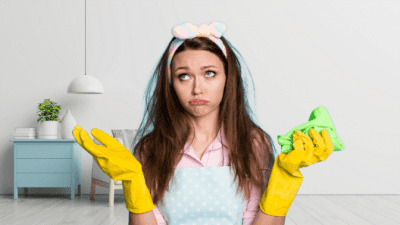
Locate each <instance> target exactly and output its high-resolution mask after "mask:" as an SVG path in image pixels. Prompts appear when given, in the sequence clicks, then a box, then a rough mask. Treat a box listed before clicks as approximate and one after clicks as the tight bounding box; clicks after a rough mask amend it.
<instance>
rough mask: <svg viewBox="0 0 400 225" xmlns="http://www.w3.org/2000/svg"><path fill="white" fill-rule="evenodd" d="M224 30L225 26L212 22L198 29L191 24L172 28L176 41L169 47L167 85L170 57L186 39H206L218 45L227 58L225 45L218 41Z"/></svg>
mask: <svg viewBox="0 0 400 225" xmlns="http://www.w3.org/2000/svg"><path fill="white" fill-rule="evenodd" d="M226 28H227V27H226V25H225V24H224V23H222V22H212V23H210V24H209V25H208V26H207V25H206V24H201V25H200V26H199V27H197V26H195V25H193V24H191V23H182V24H180V25H177V26H175V27H174V28H172V35H174V37H176V39H175V40H174V41H172V43H171V46H170V47H169V54H168V68H167V70H168V78H169V83H171V74H172V73H171V62H172V57H174V53H175V51H176V50H177V49H178V47H179V46H181V44H182V43H183V42H184V41H185V40H186V39H191V38H194V37H208V38H209V39H210V40H211V41H213V42H214V43H215V44H217V45H218V47H219V48H220V49H221V50H222V52H223V53H224V55H225V57H228V56H227V54H226V49H225V45H224V44H223V43H222V41H221V39H220V37H222V34H223V33H224V32H225V30H226Z"/></svg>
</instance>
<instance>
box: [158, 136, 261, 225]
mask: <svg viewBox="0 0 400 225" xmlns="http://www.w3.org/2000/svg"><path fill="white" fill-rule="evenodd" d="M221 137H222V138H223V139H222V140H223V142H224V143H225V145H226V142H225V136H224V132H223V130H222V129H221V132H218V135H217V137H216V138H215V139H214V141H213V142H212V143H211V144H210V146H208V148H207V150H206V151H205V152H204V154H203V157H202V158H201V160H200V159H199V157H198V156H197V154H196V152H195V151H194V150H193V148H192V146H190V145H189V144H188V143H186V144H185V147H184V149H185V153H184V155H183V157H182V159H181V161H180V162H179V163H178V165H177V166H176V168H180V167H211V166H228V163H229V161H228V160H229V158H228V152H227V150H226V149H224V150H225V151H224V159H223V158H222V152H223V148H222V144H221V142H220V138H221ZM260 199H261V195H260V194H259V189H257V188H254V187H253V188H252V191H251V193H250V199H248V198H247V197H246V199H245V210H244V212H243V218H244V224H245V225H250V224H251V223H253V220H254V219H255V217H256V215H257V212H258V210H259V208H260V207H259V205H258V203H259V202H260ZM153 213H154V215H155V217H156V220H157V224H162V225H166V222H165V220H164V218H163V215H162V214H161V212H160V210H159V208H158V207H157V205H156V206H155V207H154V209H153Z"/></svg>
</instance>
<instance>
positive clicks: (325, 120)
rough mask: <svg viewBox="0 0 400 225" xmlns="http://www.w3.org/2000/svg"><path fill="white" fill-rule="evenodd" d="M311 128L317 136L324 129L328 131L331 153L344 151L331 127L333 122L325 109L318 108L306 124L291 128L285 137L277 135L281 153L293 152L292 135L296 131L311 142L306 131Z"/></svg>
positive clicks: (341, 143)
mask: <svg viewBox="0 0 400 225" xmlns="http://www.w3.org/2000/svg"><path fill="white" fill-rule="evenodd" d="M311 128H314V129H315V130H316V131H317V132H318V133H319V134H321V130H322V129H326V130H327V131H328V133H329V136H330V137H331V139H332V144H333V151H341V150H343V149H344V145H343V142H342V141H341V140H340V139H339V137H338V136H337V134H336V130H335V126H333V122H332V120H331V117H330V116H329V114H328V111H327V110H326V109H325V107H323V106H320V107H318V108H316V109H314V110H313V111H312V113H311V115H310V119H308V122H307V123H304V124H301V125H299V126H297V127H295V128H293V129H292V130H291V131H289V132H288V133H287V134H286V135H285V136H283V135H278V143H279V144H280V145H281V146H282V153H289V152H290V151H292V150H294V149H293V134H294V132H296V130H299V131H301V132H303V133H304V134H305V135H307V136H308V137H309V138H310V139H311V140H313V139H312V138H311V137H310V135H308V131H309V130H310V129H311Z"/></svg>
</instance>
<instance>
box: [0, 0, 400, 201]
mask: <svg viewBox="0 0 400 225" xmlns="http://www.w3.org/2000/svg"><path fill="white" fill-rule="evenodd" d="M84 6H85V1H84V0H58V1H53V0H29V1H28V0H25V1H24V0H2V1H0V15H1V16H0V32H1V35H0V49H1V50H0V109H1V110H0V127H1V129H0V194H12V193H13V162H14V161H13V143H12V142H10V141H9V140H10V139H12V138H13V132H14V128H15V127H36V126H37V123H36V120H37V118H38V116H37V104H38V103H40V102H42V101H43V100H44V99H45V98H51V100H52V101H55V102H57V103H58V104H60V105H61V107H62V110H61V113H60V118H62V117H63V116H64V115H65V113H66V110H67V109H70V110H71V112H72V114H73V116H74V117H75V119H76V121H77V123H78V124H79V125H80V126H81V127H82V128H83V129H85V130H87V131H88V132H89V133H90V131H91V129H92V128H99V129H101V130H103V131H105V132H107V133H109V134H111V129H128V128H130V129H136V128H138V127H139V125H140V122H141V119H142V113H143V102H142V98H143V94H144V91H145V86H146V84H147V81H148V78H149V76H150V73H151V71H152V70H153V68H154V66H155V64H156V62H157V60H158V59H159V58H160V56H161V54H162V52H163V51H164V49H165V48H166V46H167V44H168V42H169V41H170V39H171V38H172V34H171V28H172V27H173V26H175V25H178V24H181V23H183V22H192V23H193V24H196V25H199V24H201V23H207V24H208V23H209V22H212V21H222V22H224V23H225V24H227V26H228V29H227V31H226V33H225V35H224V36H225V37H226V38H227V39H228V40H229V41H231V43H232V44H233V45H234V46H235V47H236V48H237V49H238V50H239V51H240V52H241V54H242V55H243V57H244V58H245V60H246V62H247V64H248V66H249V68H250V71H251V72H252V75H253V79H254V82H255V85H256V100H257V114H258V118H259V121H260V122H261V126H262V127H263V128H264V129H265V130H266V131H267V132H268V133H269V134H270V135H271V136H272V137H273V138H274V141H275V145H276V147H277V149H278V150H280V145H279V144H278V142H277V136H278V135H284V134H286V133H287V132H288V131H289V130H290V129H292V128H293V127H295V126H297V125H299V124H302V123H305V122H307V120H308V118H309V116H310V113H311V111H312V110H313V109H315V108H316V107H318V106H321V105H322V106H324V107H325V108H326V109H327V110H328V112H329V114H330V115H331V118H332V120H333V122H334V125H335V127H336V130H337V133H338V135H339V137H340V138H341V139H342V141H343V142H344V144H345V149H344V150H343V151H342V152H333V153H332V155H331V156H330V157H329V158H328V159H327V160H326V161H325V162H322V163H319V164H316V165H312V166H309V167H307V168H303V169H301V172H302V174H303V175H304V181H303V183H302V186H301V188H300V190H299V192H298V194H399V193H400V192H399V190H400V181H399V175H398V173H397V172H398V171H399V169H400V168H399V167H400V165H399V163H398V159H399V158H400V152H399V150H400V149H399V144H398V143H397V141H399V138H398V137H399V135H398V126H399V119H398V116H399V113H400V106H399V105H400V104H399V90H398V86H399V80H400V79H399V73H400V63H399V62H400V41H399V40H400V26H398V25H399V24H400V23H399V22H400V3H399V1H365V0H363V1H305V0H303V1H283V0H279V1H248V0H246V1H244V0H242V1H232V0H229V1H228V0H225V1H222V0H221V1H215V0H210V1H201V3H200V1H167V0H163V1H155V0H146V1H131V0H130V1H128V0H124V1H123V0H120V1H111V0H96V1H95V0H87V56H86V57H87V58H86V60H87V65H86V66H87V67H86V74H88V75H92V76H94V77H96V78H98V79H99V80H100V81H101V82H102V84H103V86H104V89H105V94H103V95H74V94H68V93H67V92H66V91H67V87H68V84H69V82H70V81H71V80H72V79H74V78H75V77H77V76H80V75H83V74H85V42H84V40H85V33H84V31H85V30H84V29H85V24H84V15H85V11H84V9H85V8H84ZM91 168H92V157H91V156H90V155H89V154H88V153H87V152H85V151H84V152H83V153H82V188H83V189H82V191H83V194H88V193H89V192H90V178H91ZM19 191H20V193H22V189H20V190H19ZM29 192H30V193H49V194H68V193H70V190H69V189H68V188H31V189H29ZM97 192H98V193H102V194H106V193H107V190H106V189H104V188H101V187H97ZM116 194H122V190H117V191H116Z"/></svg>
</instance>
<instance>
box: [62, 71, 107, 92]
mask: <svg viewBox="0 0 400 225" xmlns="http://www.w3.org/2000/svg"><path fill="white" fill-rule="evenodd" d="M68 93H72V94H103V93H104V89H103V85H101V83H100V81H99V80H97V79H96V78H94V77H93V76H90V75H82V76H79V77H77V78H75V79H74V80H72V81H71V83H70V84H69V86H68Z"/></svg>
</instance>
